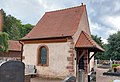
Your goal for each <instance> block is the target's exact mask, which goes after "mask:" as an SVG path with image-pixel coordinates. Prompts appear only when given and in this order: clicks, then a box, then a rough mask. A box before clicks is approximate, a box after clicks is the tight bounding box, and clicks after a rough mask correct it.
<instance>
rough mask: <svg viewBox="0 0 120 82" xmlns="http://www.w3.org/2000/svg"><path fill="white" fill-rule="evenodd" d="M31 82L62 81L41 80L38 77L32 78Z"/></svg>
mask: <svg viewBox="0 0 120 82" xmlns="http://www.w3.org/2000/svg"><path fill="white" fill-rule="evenodd" d="M31 82H62V80H50V79H41V78H39V77H36V78H32V79H31Z"/></svg>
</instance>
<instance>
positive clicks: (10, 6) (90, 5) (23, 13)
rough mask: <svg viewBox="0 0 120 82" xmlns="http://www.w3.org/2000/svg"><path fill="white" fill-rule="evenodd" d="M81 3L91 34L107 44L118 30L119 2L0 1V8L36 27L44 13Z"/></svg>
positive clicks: (76, 0)
mask: <svg viewBox="0 0 120 82" xmlns="http://www.w3.org/2000/svg"><path fill="white" fill-rule="evenodd" d="M81 3H84V4H85V5H86V7H87V14H88V19H89V25H90V29H91V34H93V35H97V36H98V37H101V39H102V40H103V42H104V43H107V38H108V37H109V35H111V34H113V33H116V32H117V31H119V30H120V0H0V8H1V9H3V10H4V11H5V12H6V13H7V14H11V15H12V16H14V17H16V18H17V19H20V20H21V21H22V23H24V24H27V23H30V24H33V25H36V23H37V22H38V21H39V20H40V18H41V17H42V16H43V15H44V13H45V12H48V11H54V10H60V9H65V8H70V7H75V6H80V5H81Z"/></svg>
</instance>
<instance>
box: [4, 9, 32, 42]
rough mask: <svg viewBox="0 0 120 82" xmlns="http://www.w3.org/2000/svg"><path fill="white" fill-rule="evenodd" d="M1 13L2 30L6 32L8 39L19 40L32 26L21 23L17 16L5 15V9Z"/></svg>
mask: <svg viewBox="0 0 120 82" xmlns="http://www.w3.org/2000/svg"><path fill="white" fill-rule="evenodd" d="M2 13H3V20H4V22H3V32H6V33H8V35H9V39H10V40H19V39H20V38H22V37H24V36H25V35H26V34H27V33H28V32H29V31H30V30H31V29H32V28H33V25H31V24H22V22H21V20H18V19H17V18H15V17H13V16H11V15H6V13H5V11H3V10H2Z"/></svg>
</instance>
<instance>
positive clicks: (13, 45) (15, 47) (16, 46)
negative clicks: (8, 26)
mask: <svg viewBox="0 0 120 82" xmlns="http://www.w3.org/2000/svg"><path fill="white" fill-rule="evenodd" d="M8 44H9V46H8V50H9V51H21V47H22V45H21V44H20V43H19V41H14V40H9V41H8Z"/></svg>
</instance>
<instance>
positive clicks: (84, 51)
mask: <svg viewBox="0 0 120 82" xmlns="http://www.w3.org/2000/svg"><path fill="white" fill-rule="evenodd" d="M85 53H86V50H83V52H82V53H81V54H80V56H79V57H78V60H80V58H81V57H82V56H83V55H84V54H85Z"/></svg>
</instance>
